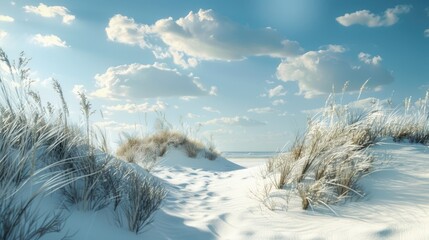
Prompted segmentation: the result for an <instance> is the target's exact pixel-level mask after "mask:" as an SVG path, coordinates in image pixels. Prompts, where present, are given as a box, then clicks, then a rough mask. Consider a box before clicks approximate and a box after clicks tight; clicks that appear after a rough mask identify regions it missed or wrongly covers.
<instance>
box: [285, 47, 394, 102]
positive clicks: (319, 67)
mask: <svg viewBox="0 0 429 240" xmlns="http://www.w3.org/2000/svg"><path fill="white" fill-rule="evenodd" d="M344 52H345V49H344V48H343V47H341V46H333V45H331V46H328V47H327V48H326V49H322V50H319V51H309V52H307V53H305V54H303V55H301V56H299V57H296V58H288V59H286V60H284V61H283V62H282V63H280V65H279V66H278V67H277V77H278V78H279V79H281V80H283V81H285V82H287V81H297V82H298V86H299V89H300V94H304V96H305V97H313V96H315V95H318V94H323V93H330V92H332V87H333V86H334V89H335V91H336V92H339V91H341V90H342V88H343V86H344V84H345V83H346V82H347V81H348V82H349V85H348V88H347V90H348V91H358V90H359V89H360V87H361V86H362V85H363V84H364V82H365V81H367V80H368V79H369V82H368V84H367V85H366V86H367V87H374V88H375V87H377V86H381V85H385V84H388V83H390V82H392V81H393V77H392V75H391V73H390V72H389V71H387V70H385V69H384V68H382V66H381V64H375V65H374V64H363V65H362V66H358V65H357V64H356V63H355V62H353V61H349V60H348V59H347V58H346V56H345V54H344ZM376 59H378V58H377V57H376ZM380 59H381V57H380ZM374 61H375V62H377V63H378V62H379V60H374ZM371 62H372V60H371ZM357 63H358V62H357Z"/></svg>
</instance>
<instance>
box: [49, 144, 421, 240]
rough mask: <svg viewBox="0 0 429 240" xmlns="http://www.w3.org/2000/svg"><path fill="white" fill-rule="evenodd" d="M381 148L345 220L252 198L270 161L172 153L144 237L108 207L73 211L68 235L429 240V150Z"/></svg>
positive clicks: (346, 207) (342, 215)
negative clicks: (120, 223)
mask: <svg viewBox="0 0 429 240" xmlns="http://www.w3.org/2000/svg"><path fill="white" fill-rule="evenodd" d="M374 149H375V151H376V152H377V153H378V154H381V156H379V157H378V160H377V162H385V164H384V165H383V166H381V168H382V169H379V168H378V170H376V171H375V172H374V173H372V174H371V175H369V176H367V177H365V178H364V179H363V180H362V181H360V185H361V186H362V189H363V190H364V191H365V192H366V193H367V196H366V197H365V198H363V199H358V200H357V201H354V202H347V203H346V204H343V205H341V206H335V207H333V209H334V211H335V212H336V213H337V214H338V216H336V215H335V214H334V213H332V212H331V211H329V210H327V209H325V208H319V209H316V210H315V211H314V212H313V211H311V210H306V211H305V210H302V209H301V207H300V200H299V199H297V198H296V197H292V198H291V199H290V204H289V205H288V208H287V209H283V210H277V211H274V212H273V211H270V210H268V209H267V208H266V207H265V206H263V205H262V204H261V202H260V201H259V200H257V199H256V198H255V197H254V194H252V190H253V191H254V190H255V189H256V188H257V187H258V184H259V182H260V177H259V174H260V171H261V170H260V169H261V167H262V166H264V165H263V164H264V162H265V160H266V159H247V160H246V159H234V162H235V163H236V164H235V163H232V162H230V161H228V160H226V159H222V158H220V159H217V160H215V161H209V160H206V159H202V158H199V159H189V158H187V157H186V156H185V155H184V154H183V153H182V152H180V151H178V150H173V151H169V152H168V153H167V155H166V157H165V158H164V159H163V160H162V162H161V165H160V166H159V167H158V168H157V169H156V170H155V171H154V174H155V175H156V176H157V177H159V178H160V179H163V181H165V185H166V187H167V189H168V191H169V193H168V196H167V198H166V199H165V201H164V203H163V206H162V208H161V209H160V210H159V211H158V212H157V213H156V214H155V217H154V222H153V223H152V224H151V225H149V226H148V228H147V229H146V230H147V231H146V232H144V233H143V234H142V235H139V236H137V235H135V234H132V233H130V232H127V231H126V230H124V229H121V228H118V227H117V226H115V224H114V223H113V222H111V221H110V220H107V219H109V218H108V217H107V215H108V214H110V213H109V212H106V211H104V210H103V211H100V212H97V213H95V214H93V213H91V214H89V213H82V212H74V213H73V214H72V215H71V217H70V219H69V220H68V222H67V225H66V230H69V231H70V232H71V233H74V232H75V231H78V232H77V233H76V235H75V236H74V237H73V239H79V240H84V239H91V240H93V239H103V240H108V239H112V240H113V239H150V240H156V239H162V240H167V239H177V240H190V239H192V240H194V239H195V240H199V239H201V240H209V239H231V240H237V239H297V240H298V239H338V240H346V239H359V240H360V239H413V240H424V239H429V229H428V228H427V226H429V148H428V147H425V146H421V145H408V144H395V143H382V144H380V145H379V146H377V147H375V148H374ZM385 153H387V154H388V155H390V156H391V159H390V158H388V157H386V156H384V155H385ZM255 165H259V166H255ZM45 239H49V238H45ZM50 239H55V238H50Z"/></svg>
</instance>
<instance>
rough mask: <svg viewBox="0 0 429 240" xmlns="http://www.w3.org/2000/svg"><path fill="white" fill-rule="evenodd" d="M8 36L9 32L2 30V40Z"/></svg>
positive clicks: (0, 37) (0, 34)
mask: <svg viewBox="0 0 429 240" xmlns="http://www.w3.org/2000/svg"><path fill="white" fill-rule="evenodd" d="M6 36H7V32H6V31H3V30H0V40H2V39H3V38H5V37H6Z"/></svg>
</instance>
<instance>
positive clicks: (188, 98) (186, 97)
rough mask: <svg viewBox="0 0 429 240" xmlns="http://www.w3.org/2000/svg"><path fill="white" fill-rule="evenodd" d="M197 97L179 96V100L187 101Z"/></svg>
mask: <svg viewBox="0 0 429 240" xmlns="http://www.w3.org/2000/svg"><path fill="white" fill-rule="evenodd" d="M197 98H198V97H195V96H183V97H180V99H181V100H183V101H187V102H189V101H191V100H195V99H197Z"/></svg>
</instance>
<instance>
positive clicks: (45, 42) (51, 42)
mask: <svg viewBox="0 0 429 240" xmlns="http://www.w3.org/2000/svg"><path fill="white" fill-rule="evenodd" d="M31 40H32V42H33V43H34V44H37V45H40V46H42V47H62V48H67V47H69V46H67V43H66V42H65V41H63V40H61V38H59V37H58V36H56V35H53V34H51V35H41V34H36V35H35V36H33V38H32V39H31Z"/></svg>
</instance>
